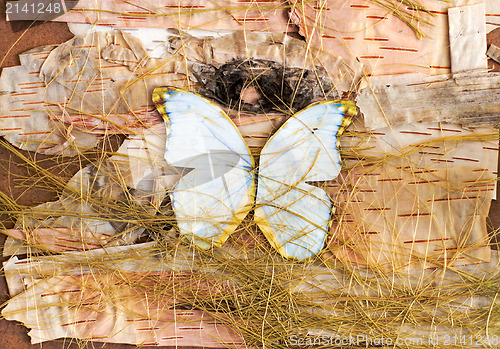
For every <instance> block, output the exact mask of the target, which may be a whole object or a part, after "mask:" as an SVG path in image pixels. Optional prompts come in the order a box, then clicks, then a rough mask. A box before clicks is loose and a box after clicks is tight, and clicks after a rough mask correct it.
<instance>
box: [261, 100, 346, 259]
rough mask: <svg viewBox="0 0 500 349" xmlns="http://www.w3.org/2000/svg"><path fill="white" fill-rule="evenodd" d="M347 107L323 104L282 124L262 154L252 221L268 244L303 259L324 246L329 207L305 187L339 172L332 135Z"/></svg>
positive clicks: (324, 196)
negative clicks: (255, 223)
mask: <svg viewBox="0 0 500 349" xmlns="http://www.w3.org/2000/svg"><path fill="white" fill-rule="evenodd" d="M354 110H355V107H354V104H353V103H351V102H333V101H332V102H322V103H318V104H315V105H312V106H310V107H308V108H306V109H304V110H302V111H300V112H298V113H297V114H295V115H294V116H293V117H291V118H290V119H288V120H287V122H285V123H284V124H283V126H281V128H280V129H279V130H278V131H277V132H276V133H275V134H274V135H273V137H271V138H270V139H269V141H268V142H267V144H266V145H265V146H264V148H263V149H262V152H261V155H260V161H259V180H258V189H257V198H256V209H255V220H256V222H257V224H258V225H259V227H260V228H261V229H262V231H263V232H264V234H265V235H266V237H267V238H268V240H269V242H270V243H271V245H273V247H274V248H276V249H277V250H278V252H279V253H280V254H281V255H283V256H285V257H287V258H294V259H297V260H303V259H306V258H309V257H311V256H313V255H315V254H317V253H318V252H319V251H320V250H321V249H322V248H323V245H324V241H325V237H326V234H327V231H328V224H329V220H330V216H331V212H332V203H331V201H330V199H329V198H328V196H327V194H326V193H325V191H324V190H323V189H320V188H318V187H315V186H313V185H310V184H308V182H314V181H325V180H331V179H334V178H335V177H337V175H338V174H339V172H340V155H339V153H338V149H337V133H338V132H339V129H341V128H342V127H343V126H344V125H343V123H345V121H346V120H347V119H346V118H344V113H348V114H353V113H354Z"/></svg>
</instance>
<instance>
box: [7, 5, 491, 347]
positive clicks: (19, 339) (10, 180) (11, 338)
mask: <svg viewBox="0 0 500 349" xmlns="http://www.w3.org/2000/svg"><path fill="white" fill-rule="evenodd" d="M4 12H5V4H4V2H2V3H0V14H3V13H4ZM0 33H1V34H2V35H1V36H0V62H1V65H0V68H3V67H9V66H14V65H18V64H19V63H20V62H19V59H18V54H19V53H21V52H24V51H27V50H29V49H31V48H34V47H37V46H41V45H48V44H58V43H61V42H64V41H66V40H68V39H70V38H72V37H73V35H72V34H71V33H70V32H69V30H68V29H67V25H66V24H65V23H56V22H49V23H40V24H35V25H32V22H30V21H20V22H6V21H5V18H3V15H2V16H0ZM488 43H495V44H496V45H499V46H500V29H498V30H496V31H494V32H492V33H490V34H489V36H488ZM489 65H490V67H494V68H495V71H500V66H499V65H498V64H494V63H492V62H491V61H490V62H489ZM21 152H22V151H21ZM22 153H23V154H25V156H28V157H33V156H35V155H34V154H31V153H29V152H22ZM36 159H38V160H44V161H43V166H44V167H46V168H50V169H51V171H54V172H55V173H58V174H64V176H65V177H67V178H68V180H69V178H71V177H72V175H73V174H75V173H76V172H77V171H78V170H79V169H80V166H81V164H79V163H78V162H76V161H75V159H73V160H72V159H69V158H68V159H64V158H61V157H57V158H56V157H50V156H43V155H39V154H37V155H36ZM16 176H29V171H28V170H27V169H26V168H24V167H23V166H22V160H21V159H20V158H19V157H17V156H16V155H15V154H12V153H10V152H8V151H7V150H6V149H5V148H3V147H0V190H1V191H2V192H3V193H5V194H7V195H8V196H10V197H11V198H12V199H14V200H15V201H16V202H17V203H19V204H22V205H35V204H38V203H42V202H47V201H53V200H56V199H57V193H55V192H50V191H47V190H37V189H30V190H26V189H24V188H19V187H18V186H17V185H16ZM499 213H500V205H499V204H498V202H497V201H493V202H492V206H491V210H490V218H489V225H490V229H495V228H498V227H500V214H499ZM1 219H2V220H3V221H4V222H5V223H6V225H7V227H12V225H13V222H10V221H9V218H8V217H1ZM0 239H1V240H0V242H1V243H2V244H3V240H4V239H5V237H4V236H1V237H0ZM0 294H1V300H2V302H3V301H5V300H7V298H8V293H7V289H6V285H5V280H4V279H3V278H0ZM26 332H27V330H26V329H25V328H24V327H23V326H19V325H17V324H15V323H12V322H8V321H5V320H0V349H2V348H18V349H25V348H26V349H28V348H30V349H31V348H35V347H37V348H38V347H39V346H38V345H36V346H35V345H31V344H30V340H29V338H28V336H27V335H26ZM63 343H64V347H67V348H80V346H78V345H77V344H76V343H73V344H70V343H69V340H68V341H66V342H63V341H62V340H59V341H55V342H49V343H44V348H48V349H56V348H61V347H62V346H63ZM87 347H88V348H92V347H95V348H99V347H101V344H99V343H95V344H89V345H88V346H87ZM133 347H134V346H131V345H118V344H107V345H106V348H110V349H119V348H133Z"/></svg>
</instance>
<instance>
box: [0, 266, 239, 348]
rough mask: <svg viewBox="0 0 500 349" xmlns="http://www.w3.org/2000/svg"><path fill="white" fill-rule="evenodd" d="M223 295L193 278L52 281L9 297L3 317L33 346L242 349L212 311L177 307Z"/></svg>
mask: <svg viewBox="0 0 500 349" xmlns="http://www.w3.org/2000/svg"><path fill="white" fill-rule="evenodd" d="M154 286H160V287H161V288H162V292H161V295H158V293H154V291H153V290H155V288H154ZM180 289H182V290H183V291H180V292H179V291H175V290H180ZM223 292H225V290H224V288H223V286H222V285H220V284H219V283H218V282H217V281H215V280H205V279H203V278H202V276H201V274H194V273H175V272H164V273H154V272H150V273H149V274H146V275H144V274H143V273H134V272H128V273H127V272H125V271H123V272H122V273H120V274H116V275H115V274H92V275H71V276H55V277H51V278H47V279H43V280H41V281H39V282H38V283H36V284H35V285H33V286H32V287H30V288H28V289H27V290H26V291H25V292H23V293H21V294H19V295H17V296H16V297H14V298H12V299H11V300H10V301H9V304H8V306H7V307H5V308H4V309H3V312H2V315H3V316H4V317H5V318H7V319H9V320H16V321H20V322H22V323H23V324H24V325H25V326H26V327H28V328H30V329H31V331H30V332H29V336H30V337H31V343H32V344H36V343H42V342H45V341H50V340H54V339H57V338H78V339H82V340H92V341H98V342H106V343H128V344H134V345H139V346H142V345H168V346H196V347H198V346H199V347H211V348H227V347H231V348H246V347H247V346H246V345H245V341H244V339H243V338H242V336H241V335H240V334H239V333H238V332H237V330H234V329H232V328H230V327H229V326H227V325H224V324H221V323H220V321H219V322H218V321H217V319H216V318H214V317H213V316H212V315H211V313H210V312H207V311H200V310H181V309H176V307H175V305H176V304H181V303H182V302H183V301H185V299H194V298H195V297H203V296H205V297H208V296H212V297H221V298H222V296H221V295H222V294H223ZM219 317H220V315H219ZM228 318H229V316H228ZM146 343H147V344H146Z"/></svg>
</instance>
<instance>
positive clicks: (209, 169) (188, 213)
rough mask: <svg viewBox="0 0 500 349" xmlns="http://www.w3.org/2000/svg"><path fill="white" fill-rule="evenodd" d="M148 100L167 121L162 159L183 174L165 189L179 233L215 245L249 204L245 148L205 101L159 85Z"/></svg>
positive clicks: (250, 187) (201, 244)
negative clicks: (168, 195)
mask: <svg viewBox="0 0 500 349" xmlns="http://www.w3.org/2000/svg"><path fill="white" fill-rule="evenodd" d="M153 101H154V103H155V104H156V107H157V109H158V110H159V111H160V113H162V114H163V117H164V119H165V121H166V124H167V146H166V151H165V159H166V160H167V163H168V164H169V165H171V166H174V167H176V168H178V169H179V171H182V172H184V173H185V174H184V175H183V176H182V177H181V178H180V180H179V182H178V183H177V185H176V186H175V188H173V189H172V190H170V197H171V200H172V205H173V208H174V212H175V215H176V218H177V223H178V226H179V230H180V233H181V235H183V236H185V237H187V238H188V239H189V240H191V242H192V243H194V244H196V245H197V246H199V247H201V248H204V249H207V248H210V247H212V246H220V245H221V244H223V243H224V241H225V240H226V239H227V238H228V236H229V235H230V234H231V233H232V232H233V231H234V230H235V229H236V227H237V226H238V224H239V223H240V222H241V221H242V220H243V218H244V217H245V216H246V215H247V213H248V211H249V210H250V209H251V207H252V205H253V198H254V191H255V190H254V176H253V159H252V157H251V155H250V150H249V149H248V147H247V146H246V144H245V142H244V141H243V138H242V136H241V134H240V133H239V131H238V129H237V128H236V126H235V125H234V123H233V122H232V121H231V119H229V117H228V116H227V115H226V114H225V113H224V112H223V111H222V110H221V109H220V108H219V107H218V106H216V105H215V104H214V103H212V102H210V101H209V100H207V99H205V98H203V97H201V96H199V95H196V94H194V93H190V92H187V91H183V90H181V89H177V88H173V87H162V88H157V89H155V90H154V92H153ZM186 173H187V174H186Z"/></svg>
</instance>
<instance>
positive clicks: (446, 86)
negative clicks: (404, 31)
mask: <svg viewBox="0 0 500 349" xmlns="http://www.w3.org/2000/svg"><path fill="white" fill-rule="evenodd" d="M386 81H388V80H386ZM356 104H357V105H358V107H359V109H360V111H361V112H362V113H363V115H364V118H365V126H366V128H367V129H369V130H373V129H378V128H382V127H387V126H392V127H395V126H401V125H404V124H409V123H414V122H419V121H441V122H450V123H455V124H460V125H463V126H467V127H477V126H486V125H493V126H498V125H499V124H500V74H496V73H487V74H478V75H474V74H469V75H463V76H462V77H461V78H460V79H446V80H438V81H432V80H420V81H419V82H415V83H413V84H411V83H410V84H401V85H389V84H387V85H382V84H380V85H377V86H374V87H373V88H371V89H370V88H367V89H364V90H363V91H361V93H360V94H359V95H358V97H357V99H356Z"/></svg>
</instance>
